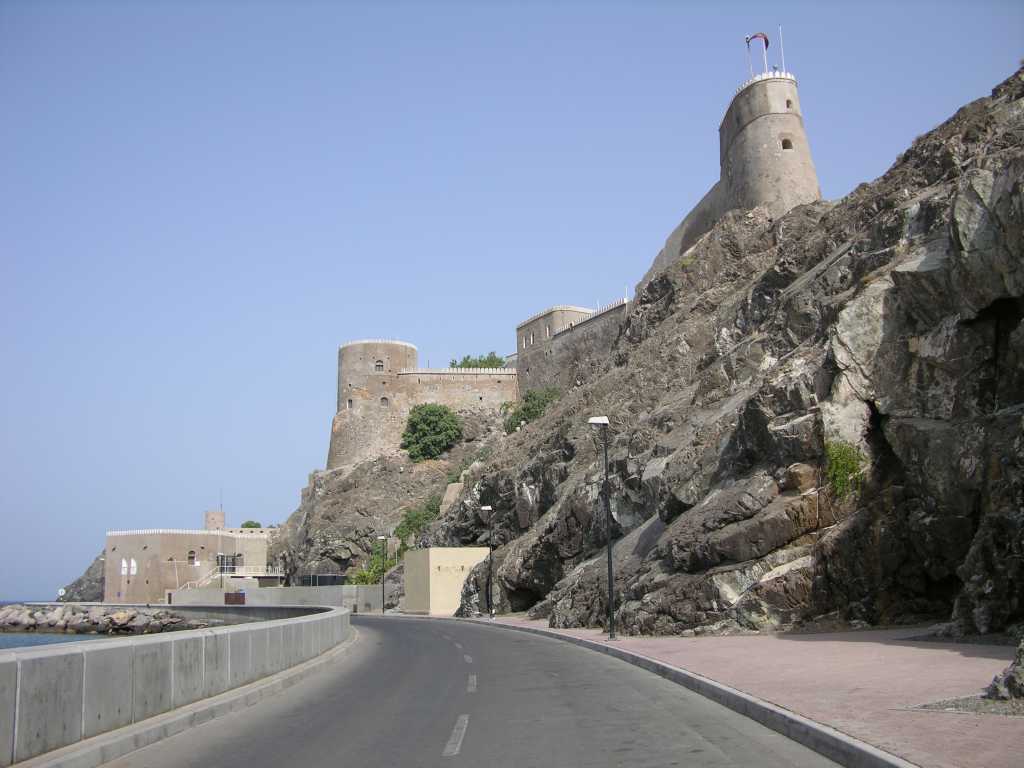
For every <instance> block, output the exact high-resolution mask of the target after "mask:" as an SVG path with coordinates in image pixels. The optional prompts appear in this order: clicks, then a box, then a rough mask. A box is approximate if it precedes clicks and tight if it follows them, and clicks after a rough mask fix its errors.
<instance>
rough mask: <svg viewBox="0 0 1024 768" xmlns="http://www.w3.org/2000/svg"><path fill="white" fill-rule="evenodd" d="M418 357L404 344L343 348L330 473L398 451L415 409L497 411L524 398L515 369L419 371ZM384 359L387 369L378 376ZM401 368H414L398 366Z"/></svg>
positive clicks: (364, 344) (409, 346) (364, 345)
mask: <svg viewBox="0 0 1024 768" xmlns="http://www.w3.org/2000/svg"><path fill="white" fill-rule="evenodd" d="M415 355H416V352H415V347H412V346H411V345H405V344H404V343H398V342H392V343H389V344H388V343H383V342H381V343H372V344H371V343H368V342H358V343H354V344H348V345H345V346H343V347H342V352H341V356H340V361H339V376H338V412H337V413H336V414H335V415H334V419H333V421H332V423H331V442H330V447H329V449H328V452H327V469H337V468H339V467H345V466H352V465H354V464H357V463H359V462H361V461H365V460H367V459H371V458H375V457H377V456H383V455H386V454H389V453H395V452H397V451H398V450H399V449H400V447H401V442H402V432H403V431H405V424H406V420H407V419H408V417H409V411H410V410H412V408H413V406H416V405H421V404H424V403H439V404H441V405H447V406H448V407H449V408H451V409H453V410H455V411H463V412H465V411H471V410H486V411H497V410H498V408H500V407H501V404H502V403H505V402H509V401H515V400H516V399H517V397H518V389H517V383H516V382H517V376H516V371H515V370H514V369H505V368H417V367H416V366H415V362H416V357H415ZM378 360H379V361H381V362H382V364H383V365H384V370H383V371H382V372H379V373H376V374H374V373H372V369H373V367H374V365H375V363H376V361H378ZM399 363H412V365H409V366H405V367H403V368H396V367H393V366H397V365H398V364H399ZM389 366H392V367H389Z"/></svg>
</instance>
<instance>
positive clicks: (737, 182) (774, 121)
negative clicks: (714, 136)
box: [718, 33, 821, 216]
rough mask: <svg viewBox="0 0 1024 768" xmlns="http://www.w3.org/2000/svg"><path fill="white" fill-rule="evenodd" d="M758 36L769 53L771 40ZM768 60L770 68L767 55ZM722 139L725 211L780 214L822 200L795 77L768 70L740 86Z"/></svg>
mask: <svg viewBox="0 0 1024 768" xmlns="http://www.w3.org/2000/svg"><path fill="white" fill-rule="evenodd" d="M754 37H759V38H761V39H763V40H764V42H765V47H766V51H767V45H768V38H767V36H765V35H764V34H763V33H758V35H755V36H754ZM749 41H750V38H748V46H749ZM765 62H766V66H765V68H766V70H767V55H766V57H765ZM718 137H719V161H720V163H721V177H720V183H721V184H722V185H723V187H724V190H723V192H724V194H725V196H726V204H725V206H724V209H725V210H728V209H730V208H741V209H747V208H753V207H755V206H758V205H764V206H766V207H767V208H768V210H769V212H770V213H771V214H772V216H781V215H782V214H784V213H785V212H786V211H788V210H790V209H791V208H794V207H795V206H797V205H802V204H804V203H810V202H814V201H815V200H820V199H821V188H820V187H819V186H818V174H817V172H816V171H815V170H814V161H813V160H812V159H811V145H810V142H809V141H808V140H807V132H806V131H805V130H804V119H803V113H802V112H801V110H800V97H799V95H798V94H797V88H796V78H795V77H794V76H793V75H792V74H790V73H789V72H784V71H783V72H780V71H778V70H773V71H771V72H769V71H765V72H762V73H761V74H758V75H752V76H751V78H750V79H749V80H747V82H745V83H743V85H741V86H740V87H739V88H737V89H736V93H735V94H734V95H733V97H732V101H731V102H730V103H729V108H728V109H726V111H725V117H724V118H722V124H721V126H719V128H718Z"/></svg>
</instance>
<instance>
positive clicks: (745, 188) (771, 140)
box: [327, 62, 821, 470]
mask: <svg viewBox="0 0 1024 768" xmlns="http://www.w3.org/2000/svg"><path fill="white" fill-rule="evenodd" d="M766 63H767V62H766ZM718 137H719V166H720V174H719V179H718V181H717V182H715V183H714V184H713V185H712V187H711V189H709V190H708V192H707V193H706V194H705V195H704V197H703V198H702V199H701V200H700V202H699V203H697V205H696V206H695V207H694V208H693V209H692V210H691V211H690V212H689V213H688V214H687V215H686V216H685V217H684V218H683V221H682V223H680V224H679V226H677V227H676V228H675V229H674V230H673V231H672V234H671V235H669V237H668V240H667V241H666V243H665V246H664V247H663V248H662V250H661V251H660V252H659V253H658V256H657V258H656V259H655V260H654V263H653V264H652V265H651V267H650V269H649V270H648V271H647V273H646V275H644V278H643V280H641V282H640V284H639V287H641V288H642V287H643V286H644V285H646V284H647V282H649V281H650V279H651V278H652V277H653V276H654V275H655V274H657V273H658V272H660V271H661V270H663V269H664V268H665V267H667V266H668V265H669V264H671V263H673V262H674V261H675V260H677V259H680V258H682V257H683V255H684V254H685V253H686V251H687V250H689V249H690V248H692V247H693V246H694V245H695V244H696V243H697V241H698V240H699V239H700V238H701V237H702V236H703V235H705V234H706V233H707V232H708V231H709V230H710V229H711V228H712V227H713V226H714V224H715V223H716V222H717V221H718V220H719V219H720V218H721V217H722V216H723V215H724V214H725V213H727V212H728V211H731V210H737V209H739V210H749V209H751V208H755V207H758V206H763V207H764V208H766V209H767V211H768V213H769V215H770V216H772V217H776V218H777V217H779V216H782V215H783V214H785V213H786V212H788V211H789V210H791V209H792V208H794V207H796V206H798V205H802V204H805V203H811V202H814V201H816V200H820V199H821V189H820V187H819V185H818V176H817V173H816V171H815V169H814V161H813V159H812V157H811V147H810V142H809V141H808V138H807V132H806V130H805V129H804V122H803V111H802V109H801V107H800V97H799V94H798V92H797V81H796V77H794V76H793V75H792V74H791V73H789V72H785V71H778V70H772V71H765V72H762V73H760V74H757V75H754V74H752V75H751V77H750V79H749V80H747V81H746V82H745V83H743V84H742V85H740V86H739V87H738V88H737V89H736V92H735V93H734V94H733V97H732V99H731V100H730V102H729V105H728V107H727V108H726V110H725V116H724V117H723V118H722V122H721V124H720V125H719V129H718ZM629 308H630V300H629V298H628V297H626V298H622V299H619V300H618V301H615V302H613V303H611V304H609V305H607V306H604V307H599V308H597V309H588V308H586V307H578V306H572V305H557V306H554V307H551V308H549V309H546V310H544V311H542V312H539V313H537V314H534V315H532V316H531V317H529V318H527V319H526V320H524V321H523V322H521V323H520V324H519V325H518V326H517V327H516V342H515V343H516V351H515V352H514V353H512V354H511V355H509V356H508V357H507V358H506V366H507V367H505V368H491V369H481V368H419V367H418V360H417V351H416V347H415V346H414V345H412V344H409V343H407V342H404V341H388V340H384V339H374V340H366V341H352V342H348V343H346V344H343V345H342V346H341V347H340V348H339V350H338V405H337V412H336V414H335V416H334V419H333V422H332V424H331V440H330V448H329V451H328V456H327V469H329V470H331V469H338V468H341V467H348V466H353V465H355V464H357V463H359V462H361V461H365V460H367V459H371V458H375V457H377V456H381V455H384V454H387V453H393V452H395V451H397V450H398V449H399V446H400V444H401V436H402V432H403V431H404V429H405V422H406V419H407V417H408V415H409V412H410V410H411V409H412V407H413V406H415V405H418V404H421V403H440V404H443V405H447V406H449V407H450V408H452V409H453V410H456V411H463V412H464V411H472V410H478V411H489V412H496V411H497V410H498V409H499V408H500V407H501V405H502V403H505V402H507V401H512V400H516V399H517V398H518V397H519V395H520V393H523V392H526V391H529V390H531V389H540V388H544V387H557V388H559V389H563V390H564V389H567V388H570V387H572V386H576V385H578V384H580V383H582V378H581V377H582V376H583V375H584V372H585V370H586V369H587V367H588V366H592V365H593V364H594V363H595V362H596V361H600V360H602V359H603V358H604V357H606V356H607V354H608V353H609V351H610V350H611V349H612V347H613V345H614V343H615V340H616V339H617V338H618V335H619V334H620V333H621V330H622V327H623V323H624V321H625V318H626V317H627V315H628V314H629Z"/></svg>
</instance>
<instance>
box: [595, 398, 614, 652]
mask: <svg viewBox="0 0 1024 768" xmlns="http://www.w3.org/2000/svg"><path fill="white" fill-rule="evenodd" d="M589 423H590V426H592V427H593V428H594V429H599V430H601V442H602V443H603V444H604V487H603V488H602V493H601V495H602V496H604V524H605V530H607V531H608V639H609V640H614V639H615V577H614V574H613V573H612V500H611V482H610V481H609V479H608V417H607V416H594V417H592V418H591V419H590V422H589Z"/></svg>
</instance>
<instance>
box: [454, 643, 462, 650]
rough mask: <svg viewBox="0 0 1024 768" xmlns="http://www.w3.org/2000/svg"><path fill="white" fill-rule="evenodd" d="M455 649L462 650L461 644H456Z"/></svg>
mask: <svg viewBox="0 0 1024 768" xmlns="http://www.w3.org/2000/svg"><path fill="white" fill-rule="evenodd" d="M455 647H456V648H458V649H459V650H460V651H461V650H462V643H456V644H455Z"/></svg>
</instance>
